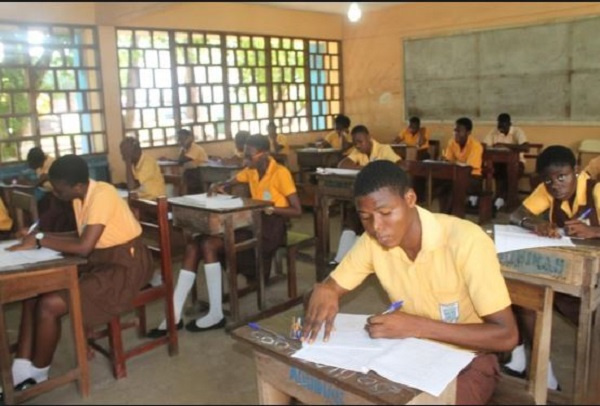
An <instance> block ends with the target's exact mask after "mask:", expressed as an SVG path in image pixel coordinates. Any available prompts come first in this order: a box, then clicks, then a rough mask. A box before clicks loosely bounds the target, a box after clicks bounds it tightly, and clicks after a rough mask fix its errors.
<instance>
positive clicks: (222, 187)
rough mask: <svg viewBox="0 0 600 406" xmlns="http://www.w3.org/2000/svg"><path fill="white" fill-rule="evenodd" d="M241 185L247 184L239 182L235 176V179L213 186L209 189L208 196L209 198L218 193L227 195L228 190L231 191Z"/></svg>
mask: <svg viewBox="0 0 600 406" xmlns="http://www.w3.org/2000/svg"><path fill="white" fill-rule="evenodd" d="M240 183H245V182H240V181H238V180H237V179H236V177H235V175H234V176H233V177H231V178H230V179H228V180H226V181H224V182H216V183H213V184H211V185H210V186H209V188H208V193H207V194H208V196H212V195H214V194H217V193H227V189H231V188H232V187H233V186H235V185H239V184H240Z"/></svg>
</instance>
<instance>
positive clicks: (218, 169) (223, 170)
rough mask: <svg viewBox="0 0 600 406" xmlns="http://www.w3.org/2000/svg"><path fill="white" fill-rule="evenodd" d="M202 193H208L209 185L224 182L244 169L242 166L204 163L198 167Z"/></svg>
mask: <svg viewBox="0 0 600 406" xmlns="http://www.w3.org/2000/svg"><path fill="white" fill-rule="evenodd" d="M198 168H199V170H200V179H201V182H202V184H203V185H204V191H208V188H209V187H210V185H211V183H216V182H224V181H226V180H228V179H230V178H231V177H232V176H234V175H235V174H236V173H238V172H239V171H240V170H242V169H244V167H243V166H242V165H225V164H220V163H205V164H202V165H199V166H198Z"/></svg>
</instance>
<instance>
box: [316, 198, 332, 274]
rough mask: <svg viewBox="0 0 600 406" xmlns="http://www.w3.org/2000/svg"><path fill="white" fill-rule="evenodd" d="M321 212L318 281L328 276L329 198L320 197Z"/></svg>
mask: <svg viewBox="0 0 600 406" xmlns="http://www.w3.org/2000/svg"><path fill="white" fill-rule="evenodd" d="M318 210H319V213H320V217H321V221H320V224H319V227H320V229H321V230H320V239H319V241H318V243H319V245H320V246H321V255H320V258H317V261H318V262H317V282H321V281H323V279H325V278H326V277H327V265H326V264H327V261H328V260H329V199H328V198H327V197H324V196H322V197H321V198H320V199H319V208H318Z"/></svg>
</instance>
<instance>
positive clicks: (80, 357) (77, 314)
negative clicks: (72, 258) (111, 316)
mask: <svg viewBox="0 0 600 406" xmlns="http://www.w3.org/2000/svg"><path fill="white" fill-rule="evenodd" d="M69 274H70V278H69V285H70V286H69V308H70V313H71V328H72V329H73V337H74V341H75V354H76V356H77V365H78V369H79V393H81V396H82V397H84V398H85V397H87V396H88V395H89V394H90V371H89V366H88V359H87V342H86V339H85V334H84V332H83V317H82V314H81V300H80V297H79V282H78V275H77V267H76V266H73V267H71V269H70V272H69Z"/></svg>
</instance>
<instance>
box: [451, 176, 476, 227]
mask: <svg viewBox="0 0 600 406" xmlns="http://www.w3.org/2000/svg"><path fill="white" fill-rule="evenodd" d="M470 176H471V175H470V174H469V175H467V176H457V172H456V168H454V175H453V177H454V179H453V185H452V214H453V215H454V216H456V217H460V218H461V219H462V218H465V199H466V198H467V184H468V183H469V177H470Z"/></svg>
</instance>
